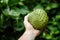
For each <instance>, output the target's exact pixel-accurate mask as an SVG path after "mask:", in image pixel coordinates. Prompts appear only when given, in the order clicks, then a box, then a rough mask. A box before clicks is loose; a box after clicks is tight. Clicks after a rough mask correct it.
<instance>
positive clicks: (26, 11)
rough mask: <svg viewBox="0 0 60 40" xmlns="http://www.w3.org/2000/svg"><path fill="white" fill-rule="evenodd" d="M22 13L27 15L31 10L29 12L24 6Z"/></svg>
mask: <svg viewBox="0 0 60 40" xmlns="http://www.w3.org/2000/svg"><path fill="white" fill-rule="evenodd" d="M20 13H21V14H23V15H25V14H27V13H29V10H28V8H27V7H26V6H24V7H22V8H21V9H20Z"/></svg>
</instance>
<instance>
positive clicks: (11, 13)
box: [3, 7, 20, 19]
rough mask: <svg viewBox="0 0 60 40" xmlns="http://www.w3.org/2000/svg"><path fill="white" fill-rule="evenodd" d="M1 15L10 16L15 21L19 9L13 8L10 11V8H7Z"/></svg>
mask: <svg viewBox="0 0 60 40" xmlns="http://www.w3.org/2000/svg"><path fill="white" fill-rule="evenodd" d="M3 14H4V15H6V16H8V17H9V16H10V17H12V18H15V19H16V18H17V17H19V15H20V9H19V8H13V9H11V10H10V8H9V7H8V8H7V9H5V10H4V11H3Z"/></svg>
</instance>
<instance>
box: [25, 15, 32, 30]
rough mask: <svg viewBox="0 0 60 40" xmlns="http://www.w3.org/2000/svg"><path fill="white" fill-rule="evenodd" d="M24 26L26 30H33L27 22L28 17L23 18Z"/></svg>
mask: <svg viewBox="0 0 60 40" xmlns="http://www.w3.org/2000/svg"><path fill="white" fill-rule="evenodd" d="M24 25H25V28H26V29H29V30H30V29H33V27H32V25H31V24H30V23H29V22H28V15H27V16H25V17H24Z"/></svg>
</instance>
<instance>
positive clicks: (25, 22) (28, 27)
mask: <svg viewBox="0 0 60 40" xmlns="http://www.w3.org/2000/svg"><path fill="white" fill-rule="evenodd" d="M28 16H29V15H26V16H25V18H24V25H25V28H26V31H28V32H30V33H33V34H34V35H35V36H38V35H39V34H40V31H39V30H36V29H34V28H33V26H32V25H31V24H30V23H29V22H28Z"/></svg>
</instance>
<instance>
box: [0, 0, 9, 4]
mask: <svg viewBox="0 0 60 40" xmlns="http://www.w3.org/2000/svg"><path fill="white" fill-rule="evenodd" d="M0 2H1V3H5V4H8V2H9V0H1V1H0Z"/></svg>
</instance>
